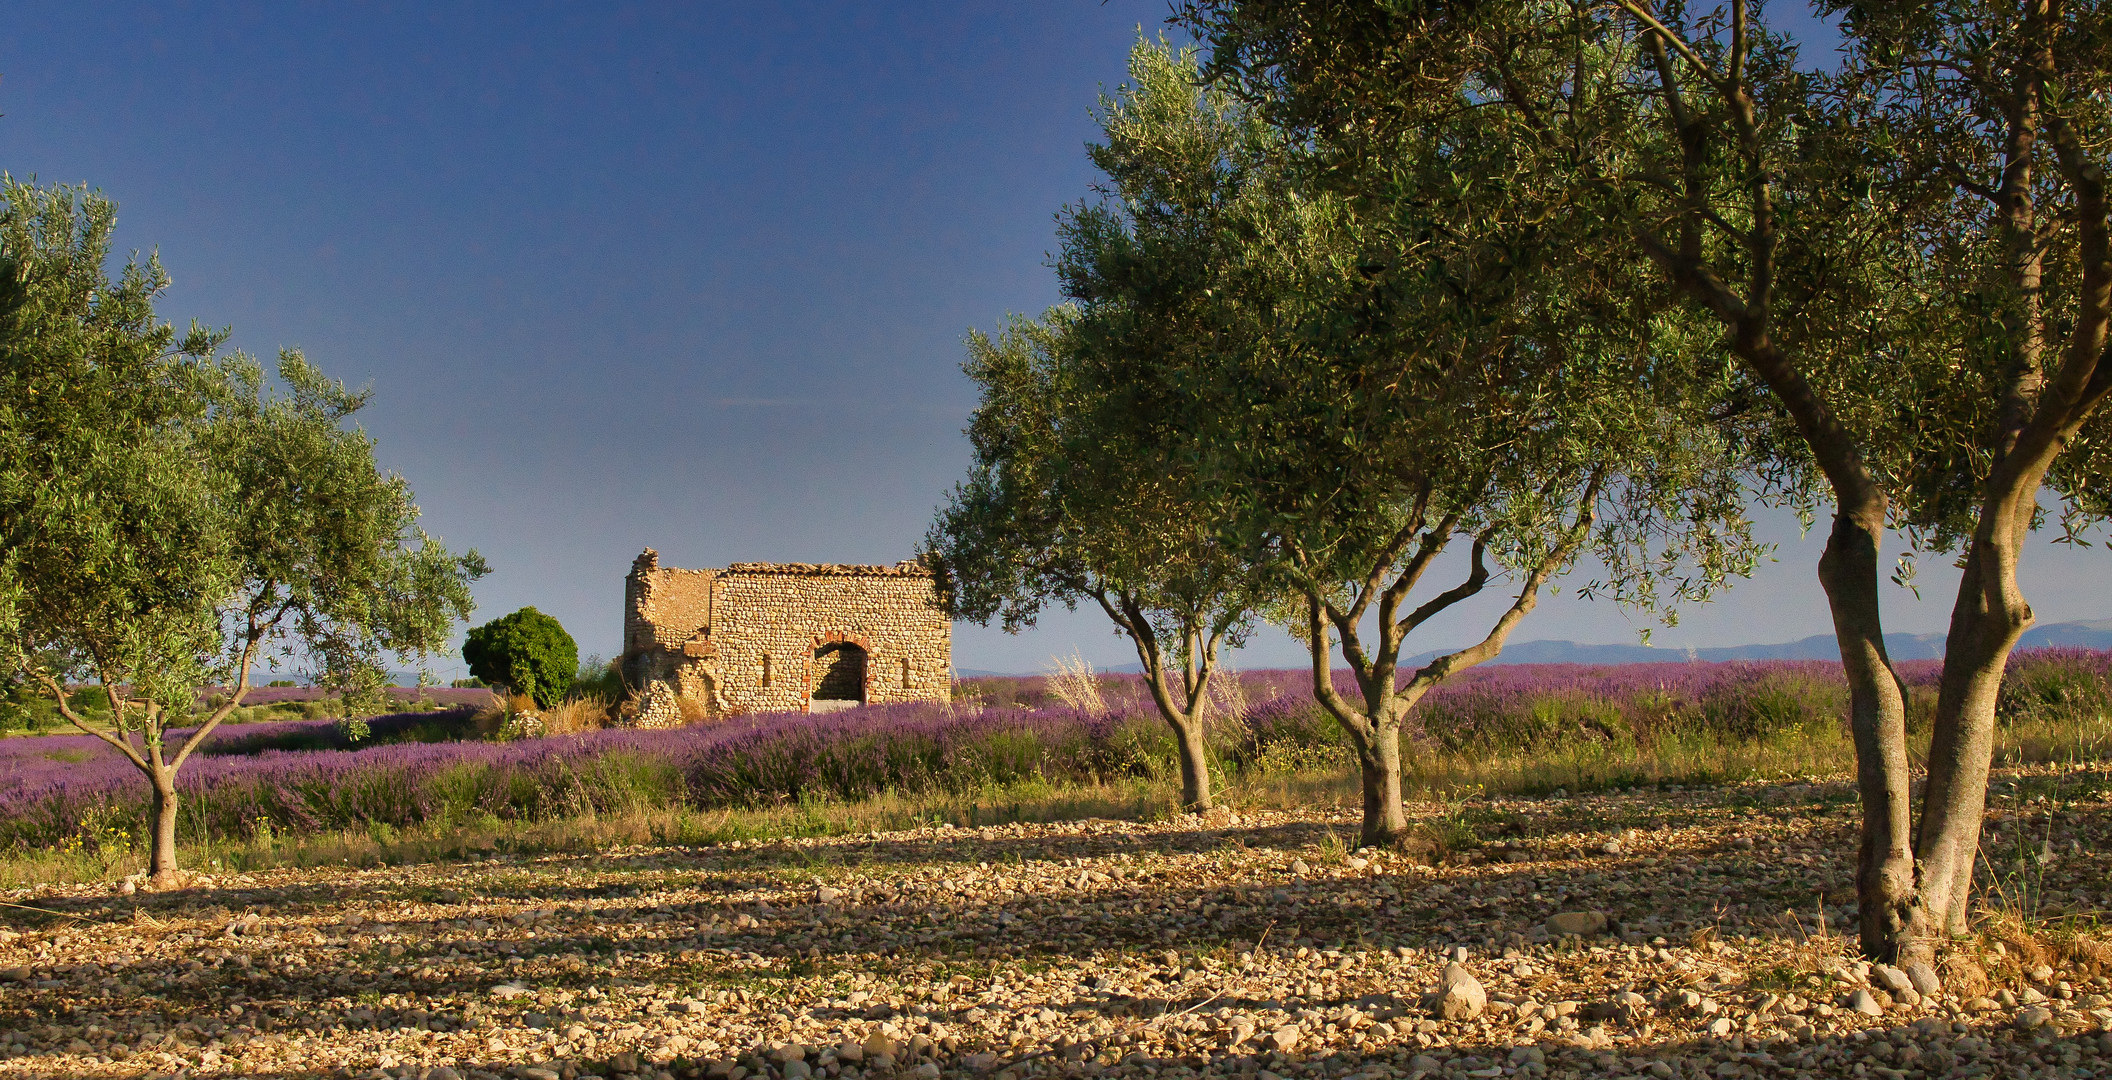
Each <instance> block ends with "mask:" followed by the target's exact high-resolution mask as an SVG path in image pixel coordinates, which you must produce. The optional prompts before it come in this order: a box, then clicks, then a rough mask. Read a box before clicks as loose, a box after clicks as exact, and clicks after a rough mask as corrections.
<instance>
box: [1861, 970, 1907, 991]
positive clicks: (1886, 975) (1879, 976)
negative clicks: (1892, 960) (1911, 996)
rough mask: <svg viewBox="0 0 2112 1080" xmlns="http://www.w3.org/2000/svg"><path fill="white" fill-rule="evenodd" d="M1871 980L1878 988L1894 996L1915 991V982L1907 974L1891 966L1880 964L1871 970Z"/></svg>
mask: <svg viewBox="0 0 2112 1080" xmlns="http://www.w3.org/2000/svg"><path fill="white" fill-rule="evenodd" d="M1870 978H1871V980H1872V981H1873V982H1875V983H1877V985H1878V986H1880V987H1882V988H1884V989H1885V990H1888V991H1890V992H1892V993H1894V994H1897V993H1899V992H1900V991H1902V990H1912V989H1914V980H1913V979H1911V978H1908V977H1907V973H1906V972H1904V971H1901V970H1899V969H1898V968H1896V967H1893V966H1892V965H1890V964H1878V965H1876V966H1874V967H1872V968H1871V969H1870Z"/></svg>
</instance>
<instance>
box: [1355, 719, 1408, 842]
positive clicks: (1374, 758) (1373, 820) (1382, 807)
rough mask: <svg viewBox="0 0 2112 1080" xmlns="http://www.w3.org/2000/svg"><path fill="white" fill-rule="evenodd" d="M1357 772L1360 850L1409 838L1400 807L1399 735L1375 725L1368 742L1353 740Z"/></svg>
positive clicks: (1395, 729)
mask: <svg viewBox="0 0 2112 1080" xmlns="http://www.w3.org/2000/svg"><path fill="white" fill-rule="evenodd" d="M1356 746H1357V765H1358V772H1359V773H1360V774H1361V777H1362V781H1363V784H1362V786H1363V789H1364V828H1363V831H1362V832H1361V833H1360V834H1359V835H1358V838H1357V843H1358V846H1359V847H1394V846H1397V845H1398V844H1400V843H1401V842H1402V841H1403V840H1405V839H1407V836H1408V812H1407V810H1406V809H1405V808H1404V807H1403V806H1402V805H1401V732H1400V729H1399V728H1397V727H1394V726H1392V725H1388V724H1378V725H1374V730H1373V733H1372V735H1371V736H1370V737H1368V738H1359V739H1357V740H1356Z"/></svg>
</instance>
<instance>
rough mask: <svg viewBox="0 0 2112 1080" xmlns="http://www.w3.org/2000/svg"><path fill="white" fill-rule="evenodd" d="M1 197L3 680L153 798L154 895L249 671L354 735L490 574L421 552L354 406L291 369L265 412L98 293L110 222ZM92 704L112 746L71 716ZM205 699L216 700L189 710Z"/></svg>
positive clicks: (34, 196) (241, 389)
mask: <svg viewBox="0 0 2112 1080" xmlns="http://www.w3.org/2000/svg"><path fill="white" fill-rule="evenodd" d="M4 184H5V188H4V204H0V536H4V537H5V539H6V546H5V549H4V554H0V664H4V666H5V668H6V669H7V672H8V677H9V678H10V679H12V680H19V681H22V682H26V683H27V684H29V685H30V686H31V687H33V688H35V689H38V690H40V691H42V692H43V693H46V694H48V695H50V696H51V697H52V698H53V699H54V700H55V701H56V702H57V705H58V708H59V710H60V712H61V714H62V715H64V716H65V717H66V718H67V719H68V720H69V721H71V722H72V723H74V724H75V725H77V726H79V727H81V728H82V729H83V730H84V731H87V732H88V733H90V734H92V735H95V736H97V737H98V738H101V739H102V740H103V741H105V742H107V743H109V744H110V745H111V746H112V747H113V748H114V749H116V750H117V751H118V752H119V753H122V754H123V755H124V756H125V757H126V759H127V760H129V761H131V762H132V763H133V764H134V765H136V766H138V767H139V769H140V770H141V772H142V773H144V774H145V775H146V777H147V779H148V782H149V784H150V785H151V786H152V788H153V795H154V798H153V807H154V821H153V822H151V823H150V856H149V857H150V869H151V871H152V872H153V874H154V877H155V879H156V880H157V881H158V882H161V883H169V882H172V881H174V880H175V876H176V856H175V825H176V789H175V778H176V774H177V771H178V770H179V769H181V768H182V766H183V764H184V762H185V760H186V759H188V758H189V757H190V755H191V754H192V753H193V752H195V751H196V750H197V749H198V747H199V746H200V744H201V743H203V742H204V740H205V739H206V738H207V737H208V736H210V735H211V733H212V731H213V729H214V728H215V727H217V726H218V725H219V724H220V722H221V721H222V720H224V719H226V717H227V716H228V714H229V713H231V712H232V711H233V710H234V709H236V708H237V707H239V706H240V705H241V703H242V701H243V698H244V696H245V695H246V694H247V693H248V691H249V688H250V679H251V676H252V669H253V668H254V666H255V665H258V664H260V663H261V664H267V665H282V664H301V665H305V666H308V667H310V668H311V669H312V673H313V677H314V680H315V682H316V683H317V684H318V685H321V686H324V687H326V688H329V689H331V690H333V691H336V692H337V693H339V694H341V695H343V697H344V700H345V704H346V710H347V715H348V716H355V715H357V712H358V710H359V709H361V708H362V707H371V706H372V705H374V704H376V703H378V701H379V691H380V689H381V687H382V685H383V684H384V682H385V681H386V674H387V672H386V667H385V661H386V660H387V659H389V658H391V657H395V658H398V659H404V660H408V661H411V662H416V661H418V660H420V659H422V658H423V657H425V656H427V655H430V654H432V653H433V652H435V651H436V650H438V649H440V648H442V647H444V645H445V644H446V642H447V639H448V636H449V634H450V633H451V631H452V628H453V626H454V623H455V622H456V621H457V620H459V619H462V618H464V617H466V616H467V615H468V613H469V610H470V607H471V601H470V596H469V582H470V581H471V580H473V579H475V578H476V577H477V576H479V575H481V574H482V573H483V572H484V563H483V560H482V559H481V558H479V557H478V556H477V555H476V553H475V552H470V553H468V554H465V555H461V556H456V555H453V554H450V553H449V552H448V551H447V549H446V548H445V547H443V546H442V545H440V544H439V543H438V542H436V541H434V540H432V539H431V538H430V537H427V536H426V535H425V534H424V533H423V532H422V531H420V530H419V529H418V527H417V518H418V509H417V507H416V505H414V504H413V502H412V500H411V492H410V489H409V487H408V485H406V484H405V483H404V481H403V479H402V478H401V477H397V476H392V475H389V474H386V473H383V472H381V471H380V470H379V469H378V468H377V467H376V465H375V463H374V455H373V442H372V440H371V439H369V438H368V437H367V435H366V434H365V433H364V432H362V431H360V430H359V429H357V428H355V427H349V426H347V424H346V421H347V419H348V418H349V417H350V416H351V415H352V414H353V413H355V412H356V411H358V410H359V409H360V408H361V407H362V406H363V405H365V403H366V401H367V397H366V395H365V394H364V393H354V392H350V391H348V390H346V389H345V388H344V387H343V386H342V385H341V384H338V383H336V382H334V381H332V380H330V379H328V378H326V377H324V376H323V375H322V374H321V373H320V372H319V371H317V370H316V369H315V368H314V366H313V365H311V364H309V363H308V362H307V361H306V360H305V359H304V358H303V357H302V356H301V355H300V354H299V353H297V352H285V353H282V354H281V356H280V359H279V364H278V367H277V374H278V377H279V380H280V382H281V383H282V384H283V385H284V388H285V389H284V392H283V393H279V392H274V391H272V390H271V389H269V388H268V386H267V383H266V380H265V377H264V373H263V371H262V369H261V368H260V367H259V366H258V365H257V364H256V363H255V362H254V361H252V360H250V359H249V358H247V357H245V356H242V355H241V354H233V355H222V354H220V353H219V352H218V351H217V350H218V346H219V344H220V343H221V341H222V340H224V336H225V335H224V334H216V333H208V332H205V331H202V330H199V329H197V328H196V327H193V328H192V329H191V330H190V331H189V332H188V333H185V334H181V335H179V334H178V333H176V331H175V330H174V328H172V327H171V326H169V325H168V324H167V323H164V322H161V321H159V319H158V318H157V317H156V315H155V313H154V309H153V304H154V300H155V298H156V297H157V296H159V295H160V293H161V292H162V290H163V289H165V288H166V287H167V284H168V278H167V275H166V274H165V273H164V272H163V271H162V270H161V267H160V265H159V264H158V262H156V261H155V260H154V259H152V258H149V259H147V260H145V261H141V260H138V259H136V258H135V259H134V260H132V261H131V262H129V263H128V264H127V265H126V267H125V269H124V270H123V272H122V273H121V274H120V276H119V278H118V280H116V281H114V282H113V281H110V280H108V279H107V278H106V276H105V273H104V269H103V268H104V265H105V262H106V260H107V258H108V256H109V243H110V232H111V228H112V225H113V222H114V217H115V207H114V206H113V205H112V204H111V203H110V202H109V201H108V200H107V199H104V198H102V197H101V196H99V195H96V194H92V193H88V192H85V191H79V190H74V189H67V188H38V187H36V186H34V185H30V184H25V183H20V182H16V181H14V180H12V179H11V178H9V179H5V180H4ZM84 682H85V683H90V684H93V685H95V686H97V687H98V688H99V692H100V694H101V695H102V696H103V698H104V699H105V700H107V702H108V704H109V710H110V712H109V721H108V722H107V723H105V722H102V721H100V719H96V720H91V718H90V717H89V716H87V715H84V714H82V713H81V712H79V711H78V710H76V709H75V708H74V707H73V705H72V704H71V699H70V697H69V693H70V688H71V687H72V686H73V685H76V684H79V683H84ZM212 685H218V686H224V687H226V688H227V693H226V694H225V695H224V696H223V697H220V698H218V699H217V700H218V704H216V705H214V706H213V707H211V708H209V709H201V708H200V707H199V706H198V704H197V702H198V694H199V692H200V690H201V689H202V688H203V687H206V686H212ZM355 733H357V732H356V731H355Z"/></svg>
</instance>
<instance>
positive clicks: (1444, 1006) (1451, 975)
mask: <svg viewBox="0 0 2112 1080" xmlns="http://www.w3.org/2000/svg"><path fill="white" fill-rule="evenodd" d="M1488 1006H1489V995H1488V991H1486V990H1483V989H1482V986H1481V982H1480V980H1478V979H1476V978H1475V977H1474V976H1473V974H1472V973H1470V972H1469V971H1467V969H1466V968H1464V967H1461V966H1460V965H1459V964H1457V963H1452V964H1446V965H1445V971H1444V974H1443V975H1441V976H1440V977H1439V981H1438V992H1437V1015H1438V1016H1439V1017H1440V1018H1441V1019H1445V1020H1472V1019H1474V1018H1475V1017H1477V1016H1480V1015H1481V1012H1482V1010H1483V1009H1486V1008H1488Z"/></svg>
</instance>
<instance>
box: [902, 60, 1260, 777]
mask: <svg viewBox="0 0 2112 1080" xmlns="http://www.w3.org/2000/svg"><path fill="white" fill-rule="evenodd" d="M1130 74H1131V77H1132V80H1133V82H1132V84H1130V85H1127V86H1125V87H1123V89H1122V90H1121V92H1120V93H1119V94H1118V95H1117V96H1115V97H1111V98H1104V99H1103V100H1102V102H1101V108H1100V113H1099V120H1100V122H1101V126H1102V130H1103V131H1104V133H1105V135H1106V138H1107V144H1106V145H1103V146H1095V147H1094V148H1093V149H1092V154H1093V160H1094V163H1095V164H1096V165H1098V166H1099V167H1100V168H1101V169H1102V171H1103V172H1105V173H1106V174H1107V175H1108V177H1109V179H1110V181H1111V183H1112V184H1113V185H1114V186H1113V189H1112V190H1111V191H1108V192H1105V193H1104V194H1106V196H1107V198H1106V202H1107V203H1108V206H1110V207H1111V206H1118V205H1119V206H1136V205H1138V203H1137V200H1138V199H1139V198H1145V197H1149V196H1148V195H1147V193H1146V192H1145V188H1146V187H1147V186H1148V185H1149V184H1150V183H1152V182H1153V178H1171V179H1167V182H1169V183H1173V182H1179V183H1183V184H1186V185H1187V186H1186V187H1185V188H1184V191H1186V192H1187V193H1188V194H1189V195H1191V196H1192V197H1193V200H1194V202H1195V203H1197V204H1206V203H1207V202H1208V200H1209V199H1210V198H1211V196H1212V192H1213V189H1214V186H1215V187H1222V186H1224V185H1223V184H1222V183H1220V182H1218V181H1215V180H1213V179H1212V178H1213V177H1215V175H1216V173H1217V172H1218V170H1219V167H1220V166H1221V165H1222V164H1223V163H1224V162H1226V161H1227V160H1239V161H1246V162H1257V163H1258V162H1259V161H1260V160H1261V157H1260V154H1261V152H1262V151H1263V150H1264V149H1265V148H1266V145H1267V141H1268V132H1267V130H1266V129H1265V128H1263V127H1261V126H1259V125H1258V124H1256V123H1254V121H1253V119H1252V118H1251V117H1249V116H1248V115H1246V114H1245V113H1243V112H1242V111H1240V110H1238V109H1237V108H1235V107H1234V105H1233V103H1232V102H1231V101H1230V99H1228V98H1226V97H1225V96H1224V95H1221V94H1215V93H1210V92H1200V93H1199V92H1198V91H1197V89H1196V86H1195V82H1194V78H1193V75H1194V57H1193V54H1192V53H1190V52H1175V51H1173V50H1171V49H1169V48H1167V47H1165V46H1163V45H1158V44H1153V43H1150V42H1140V43H1139V44H1138V45H1137V47H1136V48H1135V49H1134V50H1133V51H1132V53H1131V56H1130ZM1146 129H1148V130H1146ZM1140 137H1141V138H1142V139H1143V140H1145V141H1148V143H1149V146H1150V149H1149V150H1148V151H1145V150H1143V149H1142V148H1141V147H1139V146H1138V145H1137V144H1138V141H1139V139H1140ZM1201 212H1202V211H1201V210H1198V213H1201ZM1138 213H1143V211H1141V210H1140V211H1138ZM1189 224H1190V226H1191V227H1189V228H1187V229H1186V230H1185V231H1183V232H1181V234H1180V236H1179V237H1178V238H1169V239H1168V241H1167V242H1166V243H1164V244H1161V245H1159V246H1156V247H1152V248H1150V249H1148V250H1145V249H1144V246H1143V245H1142V244H1141V243H1140V244H1138V245H1135V246H1134V247H1133V248H1132V249H1125V251H1124V253H1123V254H1120V255H1114V254H1110V252H1109V248H1110V245H1117V246H1119V244H1120V242H1121V241H1122V239H1123V237H1124V236H1125V235H1126V234H1124V233H1123V227H1124V221H1123V219H1122V218H1121V215H1120V213H1119V212H1117V211H1114V210H1111V209H1108V208H1107V207H1098V206H1084V207H1079V208H1075V209H1074V210H1072V211H1068V212H1066V214H1065V217H1064V226H1063V234H1064V236H1063V241H1064V252H1063V255H1062V256H1061V257H1060V259H1059V266H1058V269H1059V273H1061V274H1062V275H1063V278H1064V288H1065V292H1066V293H1067V294H1068V295H1070V296H1071V297H1072V298H1073V300H1074V301H1076V303H1075V304H1074V305H1073V306H1066V307H1061V308H1056V309H1052V310H1050V311H1049V312H1047V313H1045V314H1044V315H1043V316H1042V317H1041V318H1040V319H1038V320H1029V319H1024V318H1018V317H1014V318H1013V319H1011V320H1010V321H1009V322H1008V323H1007V325H1006V326H1005V328H1004V329H1003V330H1002V331H1000V332H999V333H998V334H997V335H996V336H995V337H991V336H988V335H985V334H982V333H972V334H971V335H970V337H969V340H968V354H969V358H968V361H967V362H966V363H965V364H963V365H962V367H963V370H964V371H966V372H967V374H968V376H969V378H971V379H972V380H974V381H975V383H976V385H977V386H978V388H979V389H980V391H981V394H982V400H981V402H980V403H979V405H978V406H977V408H976V411H975V414H974V416H973V418H972V419H971V421H970V423H969V428H968V438H969V443H970V445H971V446H972V448H973V450H974V460H973V463H972V465H971V468H970V473H969V477H968V480H967V481H966V482H965V483H963V484H961V485H960V486H958V487H956V488H955V489H954V492H953V495H952V498H951V499H950V500H949V502H948V504H947V505H946V506H945V507H944V508H943V509H941V511H940V512H939V515H938V519H937V521H936V522H935V523H934V524H933V526H932V528H931V531H930V533H929V534H928V536H927V539H926V542H925V549H926V552H927V555H928V557H929V558H930V560H931V561H932V562H933V563H934V565H935V566H936V567H937V568H938V570H939V571H940V575H941V583H942V595H943V596H944V597H945V598H946V601H947V605H948V607H949V609H950V612H951V614H952V615H953V616H954V617H955V618H958V619H967V620H971V621H975V622H983V623H987V622H989V621H990V620H991V619H993V618H995V619H999V620H1000V621H1001V622H1002V623H1003V625H1004V628H1005V629H1006V630H1007V631H1008V632H1016V631H1018V630H1020V629H1022V628H1024V627H1028V626H1032V625H1033V624H1034V621H1035V619H1036V618H1037V616H1038V615H1039V613H1040V612H1041V611H1042V610H1043V609H1044V608H1045V607H1046V606H1047V605H1049V604H1052V603H1061V604H1063V605H1065V606H1066V607H1075V606H1076V605H1077V604H1078V603H1079V602H1081V601H1090V602H1092V603H1094V604H1096V605H1098V606H1099V607H1100V608H1101V610H1102V611H1103V612H1105V613H1106V614H1107V616H1108V617H1109V618H1110V619H1111V620H1113V621H1114V623H1115V624H1116V626H1117V627H1118V628H1120V629H1121V631H1122V632H1123V633H1124V634H1126V635H1128V637H1129V638H1130V640H1131V642H1132V643H1133V644H1134V645H1135V647H1136V650H1137V656H1138V659H1139V660H1140V661H1142V663H1143V666H1144V672H1145V677H1146V682H1147V685H1148V686H1149V687H1150V689H1151V692H1152V697H1153V700H1154V702H1155V703H1156V705H1157V707H1158V708H1159V711H1160V713H1161V715H1162V716H1163V717H1164V718H1165V719H1166V720H1168V721H1169V722H1170V723H1174V724H1177V725H1178V724H1185V723H1194V722H1196V717H1195V716H1194V715H1191V714H1198V713H1199V710H1200V709H1201V708H1202V707H1203V705H1202V703H1203V701H1204V700H1205V697H1206V694H1207V689H1208V686H1209V681H1210V679H1211V677H1212V676H1213V674H1214V670H1215V666H1216V661H1217V655H1218V651H1219V649H1220V648H1221V647H1223V646H1226V645H1230V646H1233V647H1237V646H1238V645H1239V644H1240V643H1241V642H1242V641H1243V640H1244V639H1245V638H1246V636H1247V634H1248V633H1249V632H1250V630H1251V628H1252V626H1253V612H1254V610H1255V609H1256V608H1257V607H1258V606H1259V605H1260V604H1262V603H1263V602H1264V601H1265V600H1267V599H1268V598H1269V596H1270V595H1271V590H1272V588H1273V583H1271V582H1270V581H1269V579H1268V578H1267V577H1266V576H1265V575H1262V574H1260V573H1257V572H1256V569H1255V567H1254V566H1253V564H1252V561H1251V559H1250V558H1249V556H1248V554H1247V553H1246V552H1244V551H1242V550H1240V549H1238V548H1236V547H1234V546H1231V545H1228V544H1227V543H1226V542H1225V541H1224V538H1223V536H1224V532H1225V527H1224V526H1225V522H1224V520H1223V510H1222V506H1221V503H1220V502H1219V501H1218V500H1217V499H1215V498H1214V497H1213V493H1212V492H1211V491H1210V490H1209V488H1208V486H1207V484H1206V481H1205V478H1204V476H1203V474H1202V473H1201V472H1200V470H1199V469H1198V468H1197V464H1198V462H1197V461H1196V460H1195V459H1194V458H1193V457H1184V456H1182V455H1181V454H1179V453H1178V452H1172V453H1169V452H1166V448H1167V447H1169V446H1171V445H1172V443H1173V441H1174V436H1173V435H1172V434H1171V432H1172V431H1173V430H1174V429H1177V428H1178V427H1179V426H1180V425H1181V424H1183V423H1184V422H1186V421H1187V419H1189V418H1188V417H1186V416H1184V415H1183V413H1182V412H1181V411H1180V408H1179V406H1180V402H1179V401H1178V400H1176V397H1175V395H1173V394H1171V393H1169V392H1168V391H1167V389H1166V388H1165V387H1164V386H1163V385H1162V384H1163V383H1164V382H1165V380H1167V379H1169V378H1172V377H1173V376H1174V375H1175V373H1176V372H1178V371H1179V370H1181V368H1182V367H1183V366H1184V365H1187V364H1189V363H1190V357H1191V356H1192V354H1193V353H1194V352H1195V351H1196V350H1197V349H1201V348H1205V347H1207V341H1208V339H1207V331H1206V329H1205V328H1204V327H1203V326H1202V324H1201V322H1200V321H1199V315H1198V312H1197V310H1195V309H1196V308H1197V306H1198V305H1197V303H1196V301H1195V299H1194V297H1193V296H1192V294H1191V292H1183V291H1179V290H1175V289H1160V290H1158V291H1157V292H1156V293H1153V292H1151V290H1150V289H1149V287H1148V286H1145V285H1141V284H1138V283H1137V280H1136V279H1139V278H1144V277H1151V278H1153V279H1155V280H1164V279H1171V278H1184V277H1186V278H1193V277H1194V276H1195V275H1196V274H1197V273H1199V272H1202V271H1203V270H1204V269H1205V268H1207V267H1208V265H1209V264H1210V262H1211V260H1212V259H1213V258H1214V257H1215V256H1216V254H1217V245H1215V244H1213V243H1212V242H1211V241H1209V240H1208V239H1207V238H1205V237H1204V235H1203V234H1204V233H1205V232H1206V230H1205V229H1202V228H1200V227H1194V226H1193V223H1189ZM1170 234H1171V231H1169V237H1170ZM1117 265H1119V267H1120V270H1119V271H1118V270H1117ZM1125 273H1126V274H1127V275H1128V276H1127V277H1122V276H1121V275H1122V274H1125ZM1198 782H1199V781H1198Z"/></svg>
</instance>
